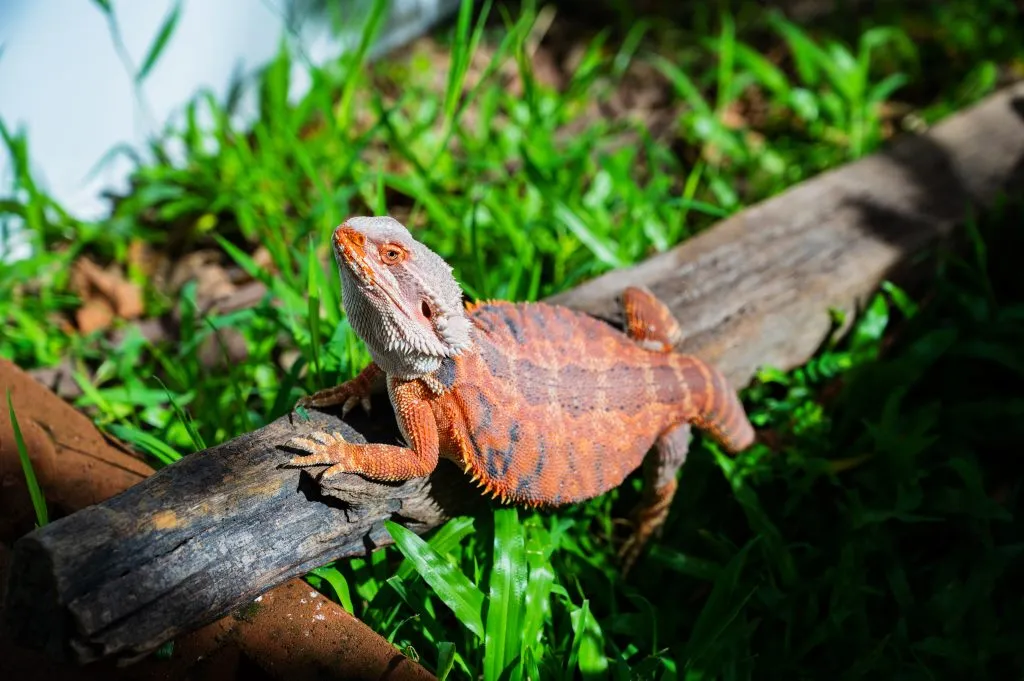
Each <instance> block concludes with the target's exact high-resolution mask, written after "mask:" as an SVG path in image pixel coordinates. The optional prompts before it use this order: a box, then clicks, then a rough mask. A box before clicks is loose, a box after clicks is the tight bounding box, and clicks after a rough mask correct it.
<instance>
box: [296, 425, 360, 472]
mask: <svg viewBox="0 0 1024 681" xmlns="http://www.w3.org/2000/svg"><path fill="white" fill-rule="evenodd" d="M287 445H288V446H289V447H294V448H295V449H298V450H301V451H304V452H309V454H305V455H303V456H296V457H293V458H292V459H291V460H290V461H289V462H288V465H289V466H297V467H305V466H330V468H328V469H327V470H326V471H324V475H325V476H328V477H330V476H332V475H335V474H337V473H343V472H345V471H347V470H348V469H349V467H350V463H351V461H350V456H349V452H348V448H349V446H350V445H349V443H348V442H346V441H345V438H344V437H343V436H342V435H341V433H325V432H323V431H317V432H315V433H310V434H309V435H307V436H304V437H297V438H293V439H291V440H289V441H288V442H287Z"/></svg>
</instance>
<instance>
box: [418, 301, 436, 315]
mask: <svg viewBox="0 0 1024 681" xmlns="http://www.w3.org/2000/svg"><path fill="white" fill-rule="evenodd" d="M420 311H421V312H423V316H424V317H426V318H427V319H430V318H431V317H432V316H433V314H434V313H433V312H431V311H430V306H429V305H427V301H425V300H424V301H423V302H421V303H420Z"/></svg>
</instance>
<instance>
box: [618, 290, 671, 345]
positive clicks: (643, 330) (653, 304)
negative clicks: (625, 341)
mask: <svg viewBox="0 0 1024 681" xmlns="http://www.w3.org/2000/svg"><path fill="white" fill-rule="evenodd" d="M622 311H623V313H624V315H625V317H626V335H628V336H629V337H630V338H631V339H633V340H634V341H636V342H637V343H638V344H639V345H640V346H642V347H645V348H647V349H649V350H657V351H661V352H671V351H672V348H673V347H674V346H675V345H676V344H678V343H679V341H680V340H682V338H683V332H682V329H680V327H679V321H678V320H677V319H676V318H675V315H673V314H672V312H671V311H670V310H669V309H668V306H666V305H665V303H663V302H661V301H660V300H658V298H657V297H656V296H655V295H654V294H653V293H651V291H650V290H649V289H647V288H646V287H641V286H630V287H628V288H627V289H626V290H625V291H623V293H622Z"/></svg>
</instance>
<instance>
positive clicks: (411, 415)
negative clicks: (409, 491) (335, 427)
mask: <svg viewBox="0 0 1024 681" xmlns="http://www.w3.org/2000/svg"><path fill="white" fill-rule="evenodd" d="M393 398H394V399H395V414H396V415H397V417H398V425H399V428H401V430H402V433H403V434H404V435H405V438H406V440H407V441H408V442H409V447H399V446H397V445H384V444H355V443H352V442H347V441H345V439H344V438H343V437H342V436H341V435H340V434H338V433H326V432H322V431H321V432H316V433H313V434H312V435H308V436H306V437H299V438H295V439H294V440H291V441H289V442H288V446H290V447H294V448H296V449H300V450H303V451H306V452H309V454H308V455H305V456H297V457H295V458H293V459H292V460H291V461H290V462H289V464H290V465H292V466H324V465H327V466H330V467H329V468H328V469H327V470H325V471H324V472H323V473H322V474H321V476H320V477H321V479H323V478H330V477H333V476H335V475H339V474H341V473H358V474H361V475H365V476H366V477H368V478H370V479H372V480H381V481H401V480H410V479H412V478H418V477H422V476H425V475H429V474H430V473H431V472H432V471H433V470H434V468H435V467H436V466H437V459H438V455H439V450H440V447H439V438H438V431H437V421H435V419H434V412H433V410H432V409H431V408H430V404H429V403H428V402H426V401H423V400H421V399H419V398H417V397H413V396H406V395H404V394H403V393H402V392H400V391H396V392H395V393H393Z"/></svg>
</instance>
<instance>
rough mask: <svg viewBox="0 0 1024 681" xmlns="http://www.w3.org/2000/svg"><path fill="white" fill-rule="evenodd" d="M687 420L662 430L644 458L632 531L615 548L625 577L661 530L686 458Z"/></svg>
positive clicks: (688, 426) (688, 433)
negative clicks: (621, 543) (640, 488)
mask: <svg viewBox="0 0 1024 681" xmlns="http://www.w3.org/2000/svg"><path fill="white" fill-rule="evenodd" d="M689 446H690V424H689V423H680V424H678V425H675V426H673V427H672V428H671V429H669V430H668V431H666V432H665V433H664V434H663V435H662V436H661V437H659V438H658V441H657V442H656V443H655V445H654V450H653V451H652V452H651V453H650V454H648V455H647V457H646V458H645V459H644V471H643V475H644V481H643V492H642V496H641V498H640V503H638V504H637V506H636V508H634V509H633V513H632V514H631V515H632V521H633V532H632V534H630V536H629V537H628V538H627V539H626V542H625V543H624V544H623V545H622V548H620V549H619V554H618V557H619V565H620V568H621V570H622V576H623V577H625V576H626V575H627V574H628V573H629V570H630V569H631V568H632V567H633V564H634V563H635V562H636V560H637V558H639V557H640V554H641V553H643V550H644V548H645V547H646V546H647V543H648V541H650V539H651V538H652V537H656V536H658V535H660V534H661V531H662V529H663V528H664V525H665V521H666V520H667V519H668V512H669V509H670V508H671V506H672V500H673V499H674V498H675V495H676V488H677V487H678V485H679V483H678V481H677V480H676V473H677V472H678V471H679V469H680V468H681V467H682V465H683V463H684V462H685V461H686V452H687V450H688V449H689Z"/></svg>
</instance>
